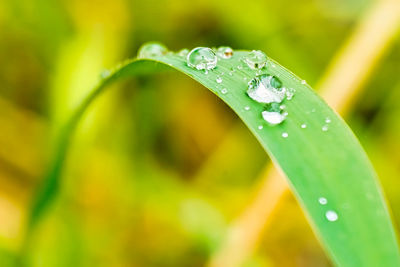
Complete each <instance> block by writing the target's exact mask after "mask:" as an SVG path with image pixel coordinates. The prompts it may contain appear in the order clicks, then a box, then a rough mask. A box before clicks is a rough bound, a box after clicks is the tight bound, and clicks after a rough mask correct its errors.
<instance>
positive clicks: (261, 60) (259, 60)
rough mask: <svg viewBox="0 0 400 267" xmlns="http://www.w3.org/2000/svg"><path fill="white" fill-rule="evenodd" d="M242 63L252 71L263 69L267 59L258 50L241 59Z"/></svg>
mask: <svg viewBox="0 0 400 267" xmlns="http://www.w3.org/2000/svg"><path fill="white" fill-rule="evenodd" d="M243 60H244V62H245V63H246V64H247V65H248V66H249V67H250V68H251V69H253V70H255V69H262V68H264V66H265V64H266V63H267V61H268V57H267V55H266V54H264V52H262V51H260V50H253V51H251V52H250V53H249V54H248V55H246V56H245V57H244V58H243Z"/></svg>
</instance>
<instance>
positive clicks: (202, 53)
mask: <svg viewBox="0 0 400 267" xmlns="http://www.w3.org/2000/svg"><path fill="white" fill-rule="evenodd" d="M186 60H187V64H188V66H189V67H192V68H195V69H197V70H211V69H214V68H215V67H216V66H217V60H218V59H217V56H216V55H215V53H214V51H212V50H211V49H210V48H208V47H196V48H194V49H193V50H192V51H190V52H189V54H188V55H187V58H186Z"/></svg>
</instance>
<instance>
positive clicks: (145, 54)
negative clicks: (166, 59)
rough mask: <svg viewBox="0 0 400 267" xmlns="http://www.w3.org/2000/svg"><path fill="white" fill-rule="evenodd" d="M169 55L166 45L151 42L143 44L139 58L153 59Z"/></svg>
mask: <svg viewBox="0 0 400 267" xmlns="http://www.w3.org/2000/svg"><path fill="white" fill-rule="evenodd" d="M167 53H168V49H167V47H166V46H165V45H163V44H161V43H157V42H149V43H145V44H143V45H142V46H141V47H140V48H139V51H138V56H137V57H138V58H149V57H150V58H151V57H158V56H163V55H165V54H167Z"/></svg>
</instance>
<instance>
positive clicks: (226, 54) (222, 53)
mask: <svg viewBox="0 0 400 267" xmlns="http://www.w3.org/2000/svg"><path fill="white" fill-rule="evenodd" d="M217 55H218V56H219V57H220V58H224V59H228V58H231V57H232V56H233V49H232V48H230V47H229V46H221V47H219V48H218V49H217Z"/></svg>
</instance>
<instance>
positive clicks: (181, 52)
mask: <svg viewBox="0 0 400 267" xmlns="http://www.w3.org/2000/svg"><path fill="white" fill-rule="evenodd" d="M189 52H190V51H189V49H187V48H184V49H181V50H179V52H178V55H179V56H181V57H186V56H187V55H188V54H189Z"/></svg>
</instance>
